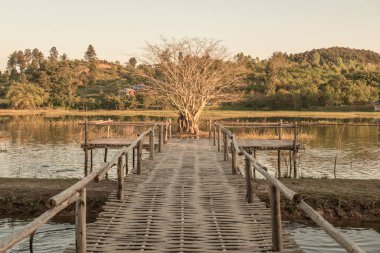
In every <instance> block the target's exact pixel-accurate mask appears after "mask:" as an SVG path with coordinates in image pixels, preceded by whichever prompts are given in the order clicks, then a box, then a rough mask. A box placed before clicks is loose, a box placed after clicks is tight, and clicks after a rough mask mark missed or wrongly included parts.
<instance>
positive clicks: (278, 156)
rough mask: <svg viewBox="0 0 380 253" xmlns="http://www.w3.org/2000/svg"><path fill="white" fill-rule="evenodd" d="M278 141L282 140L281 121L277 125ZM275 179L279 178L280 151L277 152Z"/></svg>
mask: <svg viewBox="0 0 380 253" xmlns="http://www.w3.org/2000/svg"><path fill="white" fill-rule="evenodd" d="M278 139H279V140H281V139H282V119H281V120H280V123H279V128H278ZM277 177H278V178H281V150H280V149H279V150H277Z"/></svg>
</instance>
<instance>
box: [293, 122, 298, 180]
mask: <svg viewBox="0 0 380 253" xmlns="http://www.w3.org/2000/svg"><path fill="white" fill-rule="evenodd" d="M297 135H298V126H297V122H294V142H293V170H294V178H297V176H298V168H297Z"/></svg>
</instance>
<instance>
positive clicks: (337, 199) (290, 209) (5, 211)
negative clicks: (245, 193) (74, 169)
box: [0, 178, 380, 230]
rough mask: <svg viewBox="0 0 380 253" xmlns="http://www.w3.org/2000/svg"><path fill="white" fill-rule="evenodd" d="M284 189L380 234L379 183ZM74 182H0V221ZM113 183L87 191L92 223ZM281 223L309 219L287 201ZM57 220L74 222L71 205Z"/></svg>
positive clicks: (24, 213) (37, 210)
mask: <svg viewBox="0 0 380 253" xmlns="http://www.w3.org/2000/svg"><path fill="white" fill-rule="evenodd" d="M281 181H282V182H284V184H285V185H287V186H288V187H289V188H291V189H293V190H295V191H296V192H298V193H300V194H302V197H303V199H304V200H305V201H306V202H307V203H308V204H309V205H311V206H312V207H313V208H314V209H316V210H317V211H318V212H319V213H320V214H321V215H323V216H324V217H325V218H326V219H328V220H329V221H331V222H332V223H334V224H345V225H348V226H355V225H358V226H361V225H363V224H369V226H370V227H373V228H376V229H378V230H380V180H349V179H296V180H295V179H282V180H281ZM75 182H77V179H16V178H11V179H10V178H0V217H1V218H9V217H14V218H31V217H36V216H37V215H39V214H41V213H43V212H44V211H45V210H47V208H46V206H45V202H46V201H47V200H48V199H49V198H50V197H52V196H54V195H55V194H57V193H59V192H61V191H63V190H64V189H66V188H68V187H69V186H71V185H73V184H74V183H75ZM115 186H116V182H114V181H106V180H103V181H101V182H100V183H98V184H95V183H92V184H90V185H89V187H88V188H87V199H88V206H89V208H88V209H87V210H88V211H89V213H88V216H89V219H90V220H93V219H94V218H95V217H96V215H97V214H98V213H99V212H101V211H102V206H103V205H104V203H105V202H106V199H107V196H108V195H109V193H110V192H111V191H112V190H114V189H115ZM254 186H255V192H256V194H257V195H258V196H259V198H260V199H261V200H263V201H266V202H267V203H268V205H269V198H268V184H267V182H266V181H264V180H256V181H255V182H254ZM281 202H282V203H281V208H282V216H283V219H284V220H304V221H307V220H308V218H307V217H305V216H304V214H303V213H302V212H301V211H298V210H297V208H296V206H294V205H293V204H292V203H290V202H289V201H286V200H285V199H284V198H282V200H281ZM57 219H60V220H62V219H64V220H66V221H71V222H72V221H74V205H72V206H70V207H69V208H67V209H66V210H65V211H63V212H62V213H61V214H59V216H58V217H57Z"/></svg>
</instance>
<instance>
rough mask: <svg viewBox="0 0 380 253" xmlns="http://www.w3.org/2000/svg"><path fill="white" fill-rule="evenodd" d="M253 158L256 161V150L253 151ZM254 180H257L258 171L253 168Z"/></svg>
mask: <svg viewBox="0 0 380 253" xmlns="http://www.w3.org/2000/svg"><path fill="white" fill-rule="evenodd" d="M253 158H255V159H256V150H253ZM253 178H254V179H256V169H255V168H253Z"/></svg>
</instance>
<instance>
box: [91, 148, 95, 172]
mask: <svg viewBox="0 0 380 253" xmlns="http://www.w3.org/2000/svg"><path fill="white" fill-rule="evenodd" d="M93 153H94V151H93V149H90V172H92V169H93V167H94V154H93Z"/></svg>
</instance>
